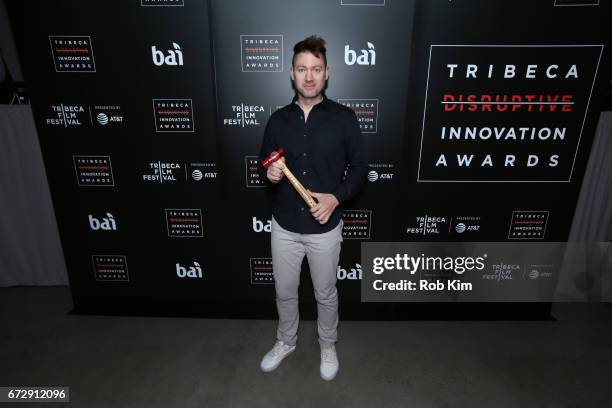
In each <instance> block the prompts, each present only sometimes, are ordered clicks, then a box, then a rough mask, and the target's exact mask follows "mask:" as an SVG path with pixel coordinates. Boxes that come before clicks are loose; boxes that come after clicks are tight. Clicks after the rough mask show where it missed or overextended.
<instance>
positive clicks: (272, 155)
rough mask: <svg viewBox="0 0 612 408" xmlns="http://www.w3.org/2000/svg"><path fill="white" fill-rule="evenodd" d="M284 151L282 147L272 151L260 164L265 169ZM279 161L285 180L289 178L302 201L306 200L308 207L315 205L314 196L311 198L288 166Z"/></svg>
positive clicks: (277, 159)
mask: <svg viewBox="0 0 612 408" xmlns="http://www.w3.org/2000/svg"><path fill="white" fill-rule="evenodd" d="M284 153H285V150H284V149H283V148H280V149H278V150H275V151H273V152H272V153H270V155H269V156H268V157H267V158H266V159H264V160H262V161H261V165H262V166H264V168H266V169H267V168H268V167H270V166H271V165H272V163H274V162H275V161H279V159H280V158H281V157H282V156H283V154H284ZM279 163H280V164H281V168H282V170H283V173H284V174H285V176H286V177H287V180H289V182H290V183H291V185H293V187H294V188H295V189H296V190H297V192H298V193H299V194H300V196H302V198H303V199H304V201H306V204H308V207H309V208H312V207H314V206H315V205H317V202H316V201H315V200H314V198H312V196H311V195H310V194H308V192H307V191H306V189H305V188H304V186H303V185H302V183H300V182H299V181H298V179H296V178H295V176H294V175H293V173H292V172H291V171H290V170H289V168H287V166H285V163H283V162H282V161H280V162H279Z"/></svg>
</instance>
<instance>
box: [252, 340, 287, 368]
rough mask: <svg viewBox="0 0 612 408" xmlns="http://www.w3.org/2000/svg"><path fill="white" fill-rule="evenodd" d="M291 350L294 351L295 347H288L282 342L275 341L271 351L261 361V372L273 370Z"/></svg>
mask: <svg viewBox="0 0 612 408" xmlns="http://www.w3.org/2000/svg"><path fill="white" fill-rule="evenodd" d="M293 350H295V345H293V346H289V345H287V344H285V343H283V342H282V341H277V342H276V343H275V344H274V347H272V350H270V351H268V352H267V353H266V355H265V356H264V357H263V358H262V359H261V365H260V367H261V370H262V371H263V372H266V373H267V372H270V371H273V370H275V369H276V367H278V366H279V365H280V363H281V362H282V361H283V359H284V358H285V357H287V356H288V355H289V354H291V353H292V352H293Z"/></svg>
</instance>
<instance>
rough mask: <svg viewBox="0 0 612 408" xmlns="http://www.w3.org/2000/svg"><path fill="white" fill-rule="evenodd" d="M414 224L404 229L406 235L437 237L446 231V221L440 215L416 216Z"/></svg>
mask: <svg viewBox="0 0 612 408" xmlns="http://www.w3.org/2000/svg"><path fill="white" fill-rule="evenodd" d="M414 221H415V223H414V224H413V225H410V226H408V228H406V234H408V235H439V234H441V233H442V231H446V224H447V223H448V219H447V218H446V217H445V216H440V215H428V214H425V215H417V216H416V217H414Z"/></svg>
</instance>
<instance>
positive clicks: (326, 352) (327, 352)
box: [321, 349, 336, 364]
mask: <svg viewBox="0 0 612 408" xmlns="http://www.w3.org/2000/svg"><path fill="white" fill-rule="evenodd" d="M335 357H336V353H335V352H334V350H332V349H323V350H321V360H323V361H324V362H325V363H330V364H336V359H335Z"/></svg>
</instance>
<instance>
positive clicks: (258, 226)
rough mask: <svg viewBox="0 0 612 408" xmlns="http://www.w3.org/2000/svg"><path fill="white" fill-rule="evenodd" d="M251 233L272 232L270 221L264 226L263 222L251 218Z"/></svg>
mask: <svg viewBox="0 0 612 408" xmlns="http://www.w3.org/2000/svg"><path fill="white" fill-rule="evenodd" d="M253 231H255V232H272V220H268V221H267V222H266V223H265V224H264V222H263V221H260V220H258V219H257V217H253Z"/></svg>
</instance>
